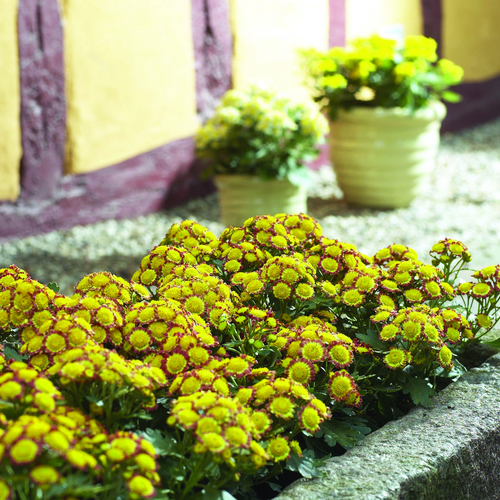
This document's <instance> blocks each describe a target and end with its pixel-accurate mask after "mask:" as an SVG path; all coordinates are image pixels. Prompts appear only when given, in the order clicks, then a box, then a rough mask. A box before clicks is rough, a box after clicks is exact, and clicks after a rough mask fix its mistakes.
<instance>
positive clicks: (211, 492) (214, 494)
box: [201, 487, 236, 500]
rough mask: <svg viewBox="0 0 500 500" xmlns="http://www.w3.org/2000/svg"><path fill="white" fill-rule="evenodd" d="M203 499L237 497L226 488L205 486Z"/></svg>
mask: <svg viewBox="0 0 500 500" xmlns="http://www.w3.org/2000/svg"><path fill="white" fill-rule="evenodd" d="M201 498H202V500H236V498H234V497H233V495H231V493H229V492H228V491H226V490H215V489H212V488H210V489H209V488H208V487H207V488H205V489H204V490H203V495H202V497H201Z"/></svg>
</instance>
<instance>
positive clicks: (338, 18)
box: [328, 0, 346, 47]
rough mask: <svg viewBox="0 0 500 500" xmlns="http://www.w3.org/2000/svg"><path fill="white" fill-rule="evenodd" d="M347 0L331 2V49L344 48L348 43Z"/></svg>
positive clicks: (329, 39)
mask: <svg viewBox="0 0 500 500" xmlns="http://www.w3.org/2000/svg"><path fill="white" fill-rule="evenodd" d="M345 4H346V0H329V7H330V33H329V37H328V42H329V45H330V47H337V46H341V47H343V46H344V45H345V42H346V27H345V25H346V7H345Z"/></svg>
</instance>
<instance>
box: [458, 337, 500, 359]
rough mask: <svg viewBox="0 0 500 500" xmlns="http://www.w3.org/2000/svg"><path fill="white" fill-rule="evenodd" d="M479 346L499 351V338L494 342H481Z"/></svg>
mask: <svg viewBox="0 0 500 500" xmlns="http://www.w3.org/2000/svg"><path fill="white" fill-rule="evenodd" d="M481 345H487V346H490V347H495V348H497V349H500V338H499V339H496V340H491V341H489V342H486V341H481ZM454 362H455V361H454Z"/></svg>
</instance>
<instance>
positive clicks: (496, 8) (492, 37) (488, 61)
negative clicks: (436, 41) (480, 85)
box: [442, 0, 500, 82]
mask: <svg viewBox="0 0 500 500" xmlns="http://www.w3.org/2000/svg"><path fill="white" fill-rule="evenodd" d="M442 1H443V6H442V7H443V26H442V39H443V50H442V52H443V57H446V58H448V59H451V60H452V61H453V62H455V63H456V64H459V65H460V66H462V67H463V68H464V71H465V74H464V80H465V81H466V82H478V81H482V80H487V79H489V78H493V77H495V76H498V75H500V51H499V48H500V29H499V25H500V1H499V0H474V1H473V2H471V1H470V0H442Z"/></svg>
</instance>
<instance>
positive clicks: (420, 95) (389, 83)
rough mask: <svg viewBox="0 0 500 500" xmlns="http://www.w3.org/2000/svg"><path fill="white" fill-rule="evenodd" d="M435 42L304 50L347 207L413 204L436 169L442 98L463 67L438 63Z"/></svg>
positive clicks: (369, 41)
mask: <svg viewBox="0 0 500 500" xmlns="http://www.w3.org/2000/svg"><path fill="white" fill-rule="evenodd" d="M436 47H437V44H436V42H435V41H434V40H433V39H431V38H426V37H424V36H410V37H407V38H406V40H405V43H404V44H403V45H402V46H398V45H397V44H396V42H395V41H394V40H388V39H384V38H380V37H378V36H372V37H371V38H364V39H358V40H356V41H354V42H353V44H352V47H351V48H349V49H344V48H341V47H334V48H332V49H331V50H329V51H328V52H318V51H316V50H307V51H303V52H302V57H303V62H304V66H305V69H306V72H307V74H308V77H309V82H310V84H311V86H312V87H313V89H314V98H315V100H316V101H317V102H319V103H320V104H321V105H322V107H323V109H325V110H326V112H327V114H328V116H329V118H330V121H331V126H330V131H331V134H330V155H331V160H332V164H333V166H334V169H335V172H336V175H337V180H338V183H339V186H340V188H341V189H342V191H343V193H344V198H345V200H346V201H347V202H349V203H354V204H357V205H364V206H370V207H377V208H398V207H406V206H408V205H409V204H410V203H411V201H412V200H413V199H414V197H415V196H416V195H417V194H418V192H419V190H420V189H421V188H422V180H423V179H424V178H425V177H426V176H427V175H428V173H429V172H430V170H431V169H432V164H433V159H434V157H435V154H436V151H437V147H438V145H439V129H440V126H441V121H442V120H443V118H444V116H445V114H446V108H445V106H444V105H443V104H442V102H440V100H441V99H443V100H447V101H451V102H457V101H459V100H460V96H459V95H458V94H456V93H454V92H451V91H449V90H448V88H449V87H450V86H451V85H455V84H457V83H458V82H460V80H461V79H462V76H463V70H462V68H460V67H459V66H457V65H456V64H454V63H452V62H451V61H449V60H447V59H440V60H438V57H437V54H436Z"/></svg>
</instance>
